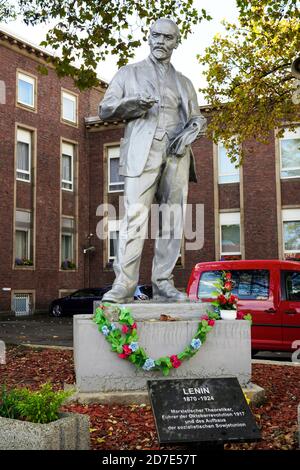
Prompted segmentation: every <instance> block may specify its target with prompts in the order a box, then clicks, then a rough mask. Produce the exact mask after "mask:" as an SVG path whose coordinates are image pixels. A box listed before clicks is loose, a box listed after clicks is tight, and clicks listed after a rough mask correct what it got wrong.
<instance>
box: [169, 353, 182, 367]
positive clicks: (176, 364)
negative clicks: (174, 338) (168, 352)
mask: <svg viewBox="0 0 300 470" xmlns="http://www.w3.org/2000/svg"><path fill="white" fill-rule="evenodd" d="M170 359H171V363H172V366H173V367H174V369H177V368H178V367H179V366H180V365H181V361H180V360H179V359H178V357H177V356H176V355H175V354H174V355H173V356H171V357H170Z"/></svg>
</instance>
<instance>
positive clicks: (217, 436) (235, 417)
mask: <svg viewBox="0 0 300 470" xmlns="http://www.w3.org/2000/svg"><path fill="white" fill-rule="evenodd" d="M147 385H148V391H149V397H150V402H151V406H152V410H153V414H154V418H155V424H156V429H157V434H158V439H159V442H160V443H161V444H168V443H174V444H179V443H189V442H190V443H195V442H198V443H204V442H207V443H208V442H209V443H212V442H215V443H216V444H218V443H221V442H230V441H235V442H244V441H257V440H259V439H260V431H259V429H258V427H257V425H256V422H255V420H254V417H253V415H252V412H251V410H250V408H249V406H248V404H247V402H246V399H245V397H244V394H243V391H242V389H241V386H240V384H239V382H238V380H237V379H236V378H235V377H233V378H216V379H178V380H149V381H148V382H147Z"/></svg>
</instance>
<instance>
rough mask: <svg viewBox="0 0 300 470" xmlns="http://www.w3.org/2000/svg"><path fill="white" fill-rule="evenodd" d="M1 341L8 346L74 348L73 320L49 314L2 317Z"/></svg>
mask: <svg viewBox="0 0 300 470" xmlns="http://www.w3.org/2000/svg"><path fill="white" fill-rule="evenodd" d="M0 340H2V341H5V343H7V344H41V345H48V346H68V347H72V346H73V318H72V317H63V318H54V317H51V316H50V315H48V314H43V315H42V314H41V315H30V316H26V317H25V316H22V317H16V316H15V315H0Z"/></svg>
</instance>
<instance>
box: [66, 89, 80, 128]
mask: <svg viewBox="0 0 300 470" xmlns="http://www.w3.org/2000/svg"><path fill="white" fill-rule="evenodd" d="M62 119H63V120H64V121H67V122H71V123H72V124H77V96H76V95H73V94H71V93H68V92H67V91H62Z"/></svg>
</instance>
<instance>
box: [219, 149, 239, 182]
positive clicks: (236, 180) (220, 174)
mask: <svg viewBox="0 0 300 470" xmlns="http://www.w3.org/2000/svg"><path fill="white" fill-rule="evenodd" d="M221 147H223V148H225V147H224V144H223V143H222V142H219V143H218V145H217V154H218V184H232V183H239V182H240V170H239V168H236V172H235V173H221V151H220V148H221ZM225 151H226V149H225ZM226 153H227V152H226ZM227 158H228V157H227ZM236 175H237V179H235V180H234V181H220V180H221V178H222V176H227V177H228V176H233V177H235V176H236Z"/></svg>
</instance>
